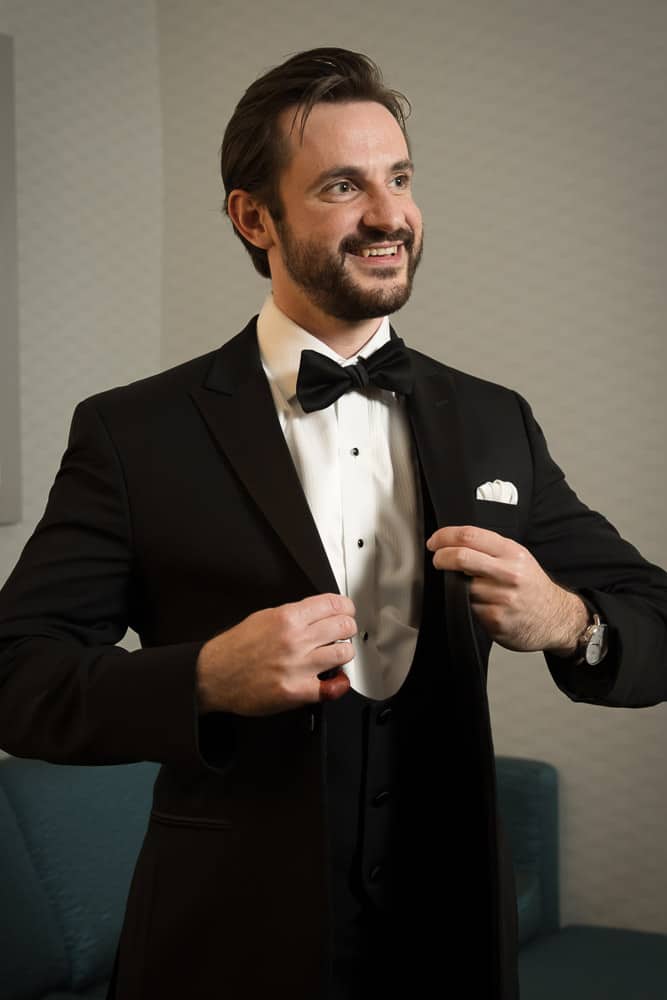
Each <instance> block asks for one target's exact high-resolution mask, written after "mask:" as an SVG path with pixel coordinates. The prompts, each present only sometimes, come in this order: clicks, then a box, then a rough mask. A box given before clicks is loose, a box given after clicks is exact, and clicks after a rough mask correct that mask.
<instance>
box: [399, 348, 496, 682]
mask: <svg viewBox="0 0 667 1000" xmlns="http://www.w3.org/2000/svg"><path fill="white" fill-rule="evenodd" d="M392 334H393V330H392ZM409 354H410V358H411V361H412V367H413V371H414V375H415V382H414V391H413V393H412V395H411V396H408V397H407V411H408V414H409V418H410V424H411V427H412V433H413V437H414V441H415V445H416V448H417V454H418V457H419V461H420V463H421V467H422V471H423V473H424V480H425V482H426V486H427V488H428V491H429V496H430V499H431V503H432V504H433V510H434V512H435V518H436V522H437V525H438V527H439V528H444V527H447V526H449V525H462V524H473V523H474V511H473V493H472V481H471V479H470V476H469V474H468V470H467V467H466V458H465V453H464V447H463V427H462V424H461V419H460V415H459V408H458V402H457V397H456V389H455V385H454V379H453V376H452V375H451V374H450V373H449V372H448V370H447V369H446V368H445V367H444V365H441V364H439V363H438V362H436V361H433V360H432V359H431V358H428V357H426V355H424V354H421V353H419V352H418V351H413V350H409ZM468 586H469V584H468V579H467V577H466V576H464V574H463V573H455V572H452V571H448V570H445V571H444V589H445V615H446V622H447V642H448V645H449V654H450V661H451V663H452V664H459V665H461V667H462V668H464V669H467V668H468V667H470V666H474V667H476V668H477V671H476V674H475V676H477V678H478V684H477V685H476V686H477V689H478V695H479V696H481V697H482V699H483V700H484V701H485V695H484V690H485V677H484V673H485V672H484V668H483V665H482V660H481V657H480V653H479V647H478V644H477V637H476V634H475V625H474V622H473V618H472V611H471V608H470V599H469V593H468Z"/></svg>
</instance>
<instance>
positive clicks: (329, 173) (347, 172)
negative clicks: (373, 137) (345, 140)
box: [312, 160, 415, 188]
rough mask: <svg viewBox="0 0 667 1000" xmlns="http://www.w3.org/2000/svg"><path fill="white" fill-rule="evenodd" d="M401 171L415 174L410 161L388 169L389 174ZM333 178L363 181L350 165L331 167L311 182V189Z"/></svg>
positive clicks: (395, 164)
mask: <svg viewBox="0 0 667 1000" xmlns="http://www.w3.org/2000/svg"><path fill="white" fill-rule="evenodd" d="M401 170H404V171H407V172H409V173H411V174H414V172H415V166H414V163H413V162H412V160H398V161H397V162H396V163H394V164H393V165H392V166H391V167H390V168H389V171H388V172H389V173H390V174H396V173H399V172H400V171H401ZM334 177H349V178H350V180H357V181H358V180H363V178H364V172H363V170H360V169H359V167H354V166H351V165H348V166H346V165H342V166H339V167H331V169H330V170H323V171H322V173H321V174H318V176H317V177H316V178H315V180H314V181H313V185H312V186H313V188H316V187H319V186H320V185H321V184H324V183H325V181H329V180H332V179H333V178H334Z"/></svg>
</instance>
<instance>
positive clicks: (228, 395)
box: [191, 317, 338, 593]
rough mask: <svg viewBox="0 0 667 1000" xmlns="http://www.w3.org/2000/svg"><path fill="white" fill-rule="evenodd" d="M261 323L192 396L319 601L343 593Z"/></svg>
mask: <svg viewBox="0 0 667 1000" xmlns="http://www.w3.org/2000/svg"><path fill="white" fill-rule="evenodd" d="M256 321H257V317H255V318H254V319H252V320H251V321H250V323H249V324H248V325H247V327H246V328H245V329H244V330H242V331H241V333H239V334H238V335H237V336H236V337H234V338H233V339H232V340H230V341H228V342H227V343H226V344H224V345H223V346H222V347H221V348H220V350H219V351H217V352H216V354H215V357H214V361H213V364H212V366H211V368H210V370H209V372H208V375H207V377H206V380H205V381H204V384H203V386H201V387H197V388H195V389H193V390H191V395H192V397H193V399H194V401H195V403H196V404H197V406H198V408H199V410H200V411H201V414H202V416H203V417H204V420H205V421H206V423H207V425H208V427H209V430H210V432H211V434H212V435H213V438H214V440H215V441H216V443H217V445H218V447H219V448H220V450H221V451H222V452H223V453H224V454H225V455H226V457H227V459H228V460H229V462H230V463H231V465H232V466H233V468H234V470H235V472H236V474H237V475H238V477H239V479H240V480H241V481H242V483H243V484H244V486H245V488H246V489H247V491H248V493H249V495H250V497H251V498H252V500H253V501H254V502H255V504H256V505H257V507H258V508H259V510H260V511H261V512H262V514H263V515H264V517H265V518H266V519H267V521H268V522H269V523H270V524H271V526H272V527H273V529H274V531H275V532H276V534H277V535H278V537H279V538H280V539H281V541H282V542H283V544H284V545H285V547H286V548H287V549H288V551H289V552H290V554H291V555H292V557H293V558H294V559H295V560H296V562H297V563H298V564H299V565H300V566H301V568H302V569H303V571H304V573H305V574H306V576H307V577H308V579H309V580H310V582H311V583H312V585H313V588H314V592H315V593H338V584H337V583H336V579H335V577H334V574H333V571H332V569H331V566H330V564H329V560H328V558H327V555H326V552H325V550H324V546H323V545H322V541H321V539H320V536H319V533H318V531H317V526H316V524H315V521H314V520H313V516H312V514H311V512H310V508H309V506H308V501H307V500H306V497H305V494H304V492H303V489H302V487H301V483H300V481H299V477H298V475H297V472H296V469H295V467H294V463H293V461H292V456H291V455H290V452H289V448H288V447H287V443H286V442H285V438H284V435H283V432H282V429H281V427H280V422H279V420H278V416H277V414H276V409H275V405H274V402H273V396H272V395H271V389H270V387H269V383H268V381H267V378H266V375H265V374H264V369H263V368H262V363H261V359H260V354H259V346H258V343H257V326H256Z"/></svg>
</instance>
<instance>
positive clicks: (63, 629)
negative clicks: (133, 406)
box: [0, 398, 225, 770]
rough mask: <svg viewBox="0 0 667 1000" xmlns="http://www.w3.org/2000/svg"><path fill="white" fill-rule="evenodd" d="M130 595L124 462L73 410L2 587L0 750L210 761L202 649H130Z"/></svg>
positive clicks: (101, 759)
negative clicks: (36, 514)
mask: <svg viewBox="0 0 667 1000" xmlns="http://www.w3.org/2000/svg"><path fill="white" fill-rule="evenodd" d="M135 588H136V582H135V574H134V565H133V546H132V537H131V523H130V516H129V510H128V503H127V495H126V490H125V484H124V478H123V472H122V467H121V463H120V461H119V458H118V455H117V454H116V451H115V448H114V445H113V442H112V440H111V438H110V436H109V434H108V432H107V429H106V427H105V425H104V423H103V420H102V418H101V416H100V414H99V413H98V410H97V408H96V406H95V403H94V398H93V399H89V400H85V401H84V402H83V403H80V404H79V405H78V406H77V408H76V410H75V412H74V416H73V419H72V425H71V430H70V435H69V441H68V446H67V449H66V451H65V454H64V456H63V459H62V462H61V466H60V469H59V471H58V473H57V475H56V478H55V481H54V484H53V486H52V488H51V491H50V493H49V498H48V502H47V506H46V511H45V513H44V516H43V517H42V519H41V520H40V522H39V524H38V525H37V527H36V529H35V531H34V533H33V535H32V537H31V538H30V539H29V541H28V542H27V544H26V546H25V548H24V550H23V553H22V555H21V557H20V559H19V561H18V563H17V565H16V567H15V569H14V570H13V572H12V574H11V575H10V577H9V579H8V580H7V582H6V584H5V586H4V587H3V588H2V590H0V746H1V747H2V748H3V749H4V750H6V751H7V752H9V753H11V754H14V755H16V756H20V757H35V758H41V759H43V760H47V761H51V762H53V763H72V764H120V763H128V762H133V761H139V760H152V761H158V762H162V763H169V762H171V763H182V764H183V763H186V764H187V763H191V764H195V765H199V766H201V765H202V764H204V765H205V766H211V767H213V769H215V770H217V769H218V766H224V764H225V754H224V752H223V748H221V749H220V751H219V752H220V755H221V759H219V760H206V759H204V757H203V756H202V746H201V745H200V740H201V742H202V743H203V742H206V741H205V734H206V729H207V722H206V720H207V716H202V717H200V716H199V712H198V708H197V698H196V662H197V656H198V653H199V650H200V648H201V645H202V643H200V642H185V643H182V644H177V645H170V646H159V647H153V648H148V649H140V650H136V651H133V652H127V651H126V650H124V649H121V648H120V647H118V646H116V645H115V643H118V642H119V641H120V640H121V639H122V637H123V636H124V634H125V632H126V630H127V628H128V626H133V625H134V626H136V627H137V629H138V630H139V628H140V623H137V622H134V621H133V605H134V604H136V603H137V602H136V601H135V600H134V590H135Z"/></svg>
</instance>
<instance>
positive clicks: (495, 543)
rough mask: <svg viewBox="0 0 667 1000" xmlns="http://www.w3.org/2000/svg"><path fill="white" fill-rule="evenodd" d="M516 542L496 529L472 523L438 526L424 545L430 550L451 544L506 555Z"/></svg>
mask: <svg viewBox="0 0 667 1000" xmlns="http://www.w3.org/2000/svg"><path fill="white" fill-rule="evenodd" d="M516 544H517V543H516V542H514V541H512V539H511V538H505V536H504V535H499V534H498V532H497V531H489V529H488V528H478V527H477V526H476V525H474V524H462V525H455V526H449V527H446V528H438V530H437V531H435V532H434V533H433V534H432V535H431V537H430V538H429V539H427V541H426V547H427V549H429V550H430V551H431V552H435V551H436V550H437V549H443V548H448V547H450V546H451V547H454V548H466V549H475V550H476V551H477V552H486V554H487V555H489V556H504V555H507V554H509V553H510V552H511V551H512V548H513V547H514V546H515V545H516Z"/></svg>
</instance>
